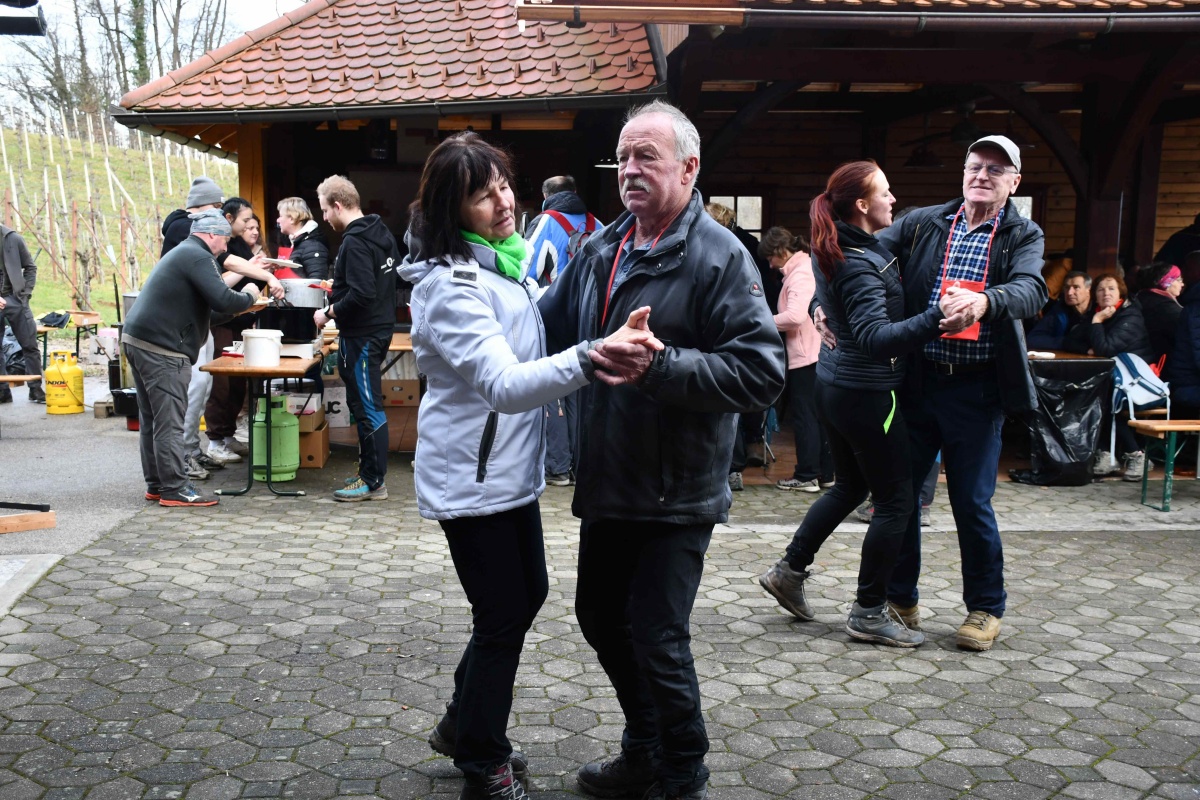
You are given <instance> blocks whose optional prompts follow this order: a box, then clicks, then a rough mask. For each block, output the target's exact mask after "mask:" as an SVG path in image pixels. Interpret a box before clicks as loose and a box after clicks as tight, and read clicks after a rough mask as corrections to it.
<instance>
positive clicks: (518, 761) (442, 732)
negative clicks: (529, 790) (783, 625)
mask: <svg viewBox="0 0 1200 800" xmlns="http://www.w3.org/2000/svg"><path fill="white" fill-rule="evenodd" d="M457 725H458V720H457V719H455V718H454V717H451V716H450V715H449V714H447V715H446V716H444V717H442V719H441V720H440V721H439V722H438V724H437V725H436V726H434V728H433V732H432V733H430V734H429V746H430V747H432V748H433V751H434V752H435V753H441V754H442V755H444V756H447V757H449V758H454V738H455V735H456V731H455V728H456V727H457ZM508 761H509V763H510V764H512V768H513V772H515V773H516V775H517V777H518V778H520V780H521V782H522V783H528V782H529V759H528V758H526V757H525V754H524V753H522V752H519V751H517V750H513V751H512V755H510V756H509V757H508Z"/></svg>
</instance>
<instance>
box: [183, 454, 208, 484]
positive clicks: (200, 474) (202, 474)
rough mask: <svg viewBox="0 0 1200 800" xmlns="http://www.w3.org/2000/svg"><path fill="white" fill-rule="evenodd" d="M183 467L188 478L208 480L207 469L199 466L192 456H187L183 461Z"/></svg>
mask: <svg viewBox="0 0 1200 800" xmlns="http://www.w3.org/2000/svg"><path fill="white" fill-rule="evenodd" d="M183 466H184V469H185V470H186V471H187V476H188V479H189V480H193V481H206V480H208V470H206V469H205V468H204V467H202V466H200V464H199V463H198V462H197V461H196V459H195V458H193V457H192V456H188V457H187V458H186V459H184V462H183Z"/></svg>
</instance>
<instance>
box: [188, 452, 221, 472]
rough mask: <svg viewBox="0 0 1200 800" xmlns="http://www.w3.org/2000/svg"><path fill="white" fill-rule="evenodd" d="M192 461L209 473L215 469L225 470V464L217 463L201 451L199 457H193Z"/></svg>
mask: <svg viewBox="0 0 1200 800" xmlns="http://www.w3.org/2000/svg"><path fill="white" fill-rule="evenodd" d="M192 459H193V460H194V461H195V462H196V463H197V464H199V465H200V466H202V467H204V468H205V469H206V470H208V471H209V472H212V471H213V470H215V469H225V464H224V463H223V462H220V461H217V460H216V459H215V458H213V457H212V456H210V455H209V454H208V453H205V452H204V451H203V450H201V451H200V454H199V455H193V456H192Z"/></svg>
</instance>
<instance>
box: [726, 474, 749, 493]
mask: <svg viewBox="0 0 1200 800" xmlns="http://www.w3.org/2000/svg"><path fill="white" fill-rule="evenodd" d="M744 486H745V484H744V483H742V473H740V472H731V473H729V490H730V491H731V492H740V491H742V489H743V488H744Z"/></svg>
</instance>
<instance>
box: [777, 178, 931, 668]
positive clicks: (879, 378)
mask: <svg viewBox="0 0 1200 800" xmlns="http://www.w3.org/2000/svg"><path fill="white" fill-rule="evenodd" d="M895 202H896V198H895V197H893V196H892V193H891V190H890V188H889V186H888V181H887V176H885V175H884V174H883V170H881V169H879V167H878V166H876V164H875V162H874V161H852V162H850V163H848V164H843V165H842V166H840V167H838V168H837V170H836V171H835V172H834V173H833V175H831V176H830V178H829V182H828V184H826V187H825V191H824V192H822V193H821V194H819V195H817V197H816V198H815V199H813V201H812V204H811V205H810V207H809V217H810V219H811V222H812V229H811V233H812V235H811V240H812V259H813V263H814V265H815V266H816V267H817V270H816V280H817V298H818V300H819V301H820V304H821V308H822V310H823V311H824V312H825V316H826V325H827V327H828V328H829V329H830V331H831V332H832V333H833V334H834V335H835V336H836V337H837V344H836V346H835V347H833V348H829V347H823V348H822V349H821V355H820V358H819V360H818V361H817V382H816V402H817V415H818V416H819V417H820V418H821V421H822V423H824V425H825V429H826V432H827V433H828V436H829V446H830V448H831V450H832V451H833V463H834V472H835V474H836V480H837V482H836V484H835V485H834V487H833V488H832V489H830V490H829V491H828V492H827V493H826V494H825V495H824V496H822V497H821V498H820V499H819V500H817V501H816V502H815V503H814V504H813V506H812V508H811V509H809V511H808V514H807V515H806V516H805V517H804V521H803V522H802V523H800V527H799V528H798V529H797V530H796V535H795V537H794V538H793V539H792V543H791V544H790V545H788V548H787V554H786V555H785V556H784V558H783V559H782V560H781V561H779V563H777V564H776V565H775V566H773V567H772V568H771V569H770V571H768V572H767V573H766V574H764V575H763V576H761V577H760V578H759V583H761V584H762V586H763V588H765V589H766V590H767V591H768V592H770V593H771V594H772V595H773V596H774V597H775V598H776V599H777V600H778V601H779V604H780V605H781V606H783V608H785V609H786V610H787V611H789V612H791V613H792V614H794V615H795V616H796V617H798V618H800V619H801V620H805V621H807V620H811V619H813V617H814V612H813V610H812V608H811V606H809V604H808V601H807V598H806V597H805V595H804V581H805V579H807V578H808V576H809V574H810V573H809V571H808V567H809V566H810V565H811V564H812V562H813V560H814V559H815V558H816V554H817V551H818V550H819V549H820V547H821V545H822V544H824V542H825V540H826V539H827V538H829V535H830V534H831V533H833V530H834V528H836V527H837V525H838V524H839V523H840V522H841V521H842V520H844V519H845V518H846V517H847V516H848V515H849V514H850V513H851V512H852V511H854V509H855V507H856V506H857V505H858V504H859V503H861V502H862V501H863V500H864V499H866V497H867V493H868V492H870V494H871V496H872V498H873V499H874V503H875V513H874V515H873V516H872V519H871V523H870V526H869V527H868V528H867V535H866V538H865V539H864V540H863V551H862V564H861V566H860V567H859V574H858V593H857V598H856V602H855V603H854V606H853V608H852V609H851V611H850V616H849V619H848V620H847V621H846V632H847V633H849V634H850V636H851V637H852V638H854V639H858V640H860V641H866V642H876V643H879V644H886V645H892V646H894V647H916V646H917V645H919V644H921V642H923V641H924V640H925V637H924V635H922V634H921V632H920V631H915V630H909V628H908V627H907V626H905V624H904V622H903V620H902V619H901V618H900V616H899V615H898V614H897V613H896V611H895V610H894V609H892V608H891V606H889V604H888V602H887V596H886V590H887V583H888V578H889V576H890V575H891V573H892V569H893V568H894V566H895V563H896V557H897V553H898V552H899V548H900V543H901V539H902V538H903V536H904V530H905V527H906V526H907V524H908V519H909V517H910V516H911V515H912V513H913V507H914V504H915V500H914V497H913V491H912V469H911V466H910V463H909V453H908V429H907V428H906V426H905V424H904V418H903V417H902V416H901V414H900V411H899V409H898V408H897V405H896V389H898V388H899V387H900V385H901V383H902V382H903V380H904V360H903V358H902V357H903V356H905V355H907V354H908V353H909V352H911V351H913V350H915V349H917V348H919V347H921V346H922V345H924V344H925V343H926V342H929V341H932V340H933V339H935V338H937V336H938V335H939V333H940V330H939V324H940V323H941V320H942V318H943V316H942V313H941V309H940V308H938V307H934V308H932V309H929V310H928V311H926V312H925V313H923V314H921V315H919V316H916V317H912V318H911V319H905V318H904V294H903V291H902V289H901V286H900V275H899V273H898V271H897V264H896V259H895V257H893V256H892V254H891V253H889V252H888V251H887V250H886V249H884V247H883V245H881V244H880V243H879V241H878V240H877V239H876V238H875V236H874V234H875V233H876V232H877V231H880V230H882V229H884V228H886V227H888V226H889V225H891V224H892V206H893V205H894V204H895Z"/></svg>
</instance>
